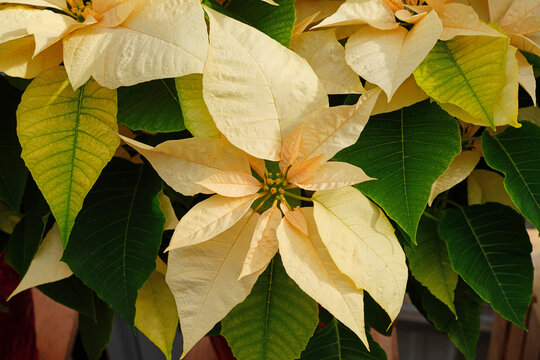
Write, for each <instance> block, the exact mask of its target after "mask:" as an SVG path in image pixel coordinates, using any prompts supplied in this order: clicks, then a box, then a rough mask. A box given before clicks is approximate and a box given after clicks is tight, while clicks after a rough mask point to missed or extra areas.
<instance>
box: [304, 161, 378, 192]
mask: <svg viewBox="0 0 540 360" xmlns="http://www.w3.org/2000/svg"><path fill="white" fill-rule="evenodd" d="M369 180H374V179H373V178H372V177H369V176H367V175H366V173H365V172H364V170H362V169H360V168H359V167H357V166H355V165H352V164H349V163H345V162H339V161H330V162H327V163H325V164H324V165H322V166H321V167H320V168H319V169H318V170H317V171H316V172H315V174H313V176H311V177H310V178H308V179H306V180H304V181H302V182H299V183H295V184H296V185H298V186H299V187H300V188H302V189H304V190H311V191H316V190H330V189H339V188H342V187H344V186H349V185H355V184H359V183H361V182H364V181H369Z"/></svg>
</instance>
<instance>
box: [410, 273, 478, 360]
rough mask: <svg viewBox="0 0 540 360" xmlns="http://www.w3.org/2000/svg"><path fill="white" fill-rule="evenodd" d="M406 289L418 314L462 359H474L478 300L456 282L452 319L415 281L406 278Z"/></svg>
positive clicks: (467, 289)
mask: <svg viewBox="0 0 540 360" xmlns="http://www.w3.org/2000/svg"><path fill="white" fill-rule="evenodd" d="M408 289H409V295H410V297H411V300H412V302H413V303H414V305H415V306H416V307H417V308H418V310H420V312H421V313H422V314H424V316H425V317H426V318H427V319H428V320H429V321H430V322H431V323H432V324H433V325H434V326H435V327H436V328H437V330H439V331H440V332H443V333H445V334H446V335H447V336H448V337H449V338H450V340H451V341H452V342H453V343H454V345H456V347H457V348H458V349H459V350H460V351H461V352H462V353H463V355H465V358H466V359H468V360H472V359H474V358H475V354H476V343H477V342H478V338H479V336H480V315H481V314H482V303H483V302H482V299H481V298H480V297H479V296H478V295H477V294H476V293H475V292H474V291H473V290H472V289H471V288H470V287H469V286H467V284H465V283H464V282H463V281H459V282H458V285H457V287H456V291H455V307H456V313H457V318H456V317H455V316H454V314H452V312H451V311H450V310H449V309H448V307H447V306H446V305H445V304H443V303H442V302H440V301H439V300H437V298H436V297H434V296H433V295H432V294H431V293H430V292H429V290H428V289H426V288H425V287H423V286H422V285H421V284H420V283H419V282H417V281H416V280H414V279H412V278H409V287H408Z"/></svg>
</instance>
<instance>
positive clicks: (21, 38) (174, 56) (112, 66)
mask: <svg viewBox="0 0 540 360" xmlns="http://www.w3.org/2000/svg"><path fill="white" fill-rule="evenodd" d="M9 3H10V4H4V5H2V6H1V7H0V59H1V60H0V71H2V72H5V73H7V74H8V75H11V76H18V77H25V78H31V77H34V76H36V75H37V74H39V73H40V72H41V71H42V70H45V69H47V68H49V67H52V66H56V65H58V64H59V63H61V62H62V61H63V62H64V65H65V67H66V70H67V73H68V75H69V79H70V82H71V84H72V85H73V87H74V88H78V87H79V86H81V85H82V84H84V83H85V82H86V81H87V80H88V79H89V78H90V76H93V77H94V78H95V79H96V81H97V82H99V83H100V84H101V85H102V86H105V87H109V88H116V87H119V86H128V85H133V84H136V83H140V82H144V81H148V80H152V79H159V78H167V77H177V76H182V75H187V74H191V73H200V72H202V69H203V65H204V61H205V58H206V52H207V49H208V39H207V32H206V24H205V21H204V14H203V11H202V8H201V5H200V2H199V1H197V0H165V1H161V0H93V1H83V0H66V1H62V0H12V1H9ZM157 54H160V55H159V56H156V55H157Z"/></svg>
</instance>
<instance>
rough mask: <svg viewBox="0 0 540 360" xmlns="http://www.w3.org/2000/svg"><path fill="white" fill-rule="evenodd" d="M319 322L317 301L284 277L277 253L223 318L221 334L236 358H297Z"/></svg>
mask: <svg viewBox="0 0 540 360" xmlns="http://www.w3.org/2000/svg"><path fill="white" fill-rule="evenodd" d="M318 322H319V317H318V310H317V303H316V302H315V301H314V300H312V299H311V298H310V297H309V296H307V295H306V294H305V293H304V292H303V291H302V290H300V288H299V287H298V285H296V283H295V282H294V281H293V280H291V278H289V277H288V276H287V273H286V272H285V269H284V268H283V265H282V263H281V259H280V258H279V255H277V256H276V257H275V258H274V259H273V260H272V261H271V262H270V264H269V265H268V268H267V269H266V270H265V272H264V273H263V274H261V276H260V277H259V279H258V280H257V283H256V284H255V286H254V287H253V290H251V294H249V296H248V297H247V298H246V300H244V302H243V303H241V304H239V305H237V306H236V307H235V308H234V309H233V310H232V311H231V312H230V313H229V314H228V315H227V317H226V318H225V319H223V321H222V323H221V325H222V330H221V333H222V335H223V336H225V338H226V339H227V342H228V343H229V345H230V346H231V349H232V351H233V353H234V355H235V356H236V357H237V358H238V359H239V360H248V359H253V360H265V359H275V360H281V359H296V358H298V357H299V356H300V353H301V352H302V350H304V348H305V347H306V344H307V343H308V341H309V338H310V337H311V335H313V331H314V329H315V327H316V326H317V323H318Z"/></svg>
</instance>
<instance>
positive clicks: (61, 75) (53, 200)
mask: <svg viewBox="0 0 540 360" xmlns="http://www.w3.org/2000/svg"><path fill="white" fill-rule="evenodd" d="M42 54H44V53H42ZM116 102H117V99H116V90H111V89H106V88H103V87H101V86H99V84H98V83H96V82H95V81H93V80H90V81H89V82H88V83H86V84H85V85H84V86H82V87H80V88H79V89H78V90H76V91H74V90H73V89H72V88H71V86H70V84H69V80H68V78H67V74H66V72H65V70H64V68H63V67H60V66H59V67H55V68H52V69H49V70H47V71H45V72H43V73H41V74H40V75H39V76H38V77H37V78H36V79H34V81H32V83H31V84H30V85H29V86H28V87H27V88H26V90H25V92H24V94H23V96H22V98H21V103H20V104H19V108H18V109H17V136H18V138H19V141H20V143H21V147H22V154H21V157H22V158H23V159H24V161H25V163H26V166H27V167H28V169H29V170H30V173H32V177H33V178H34V180H35V181H36V184H37V185H38V187H39V189H40V190H41V192H42V193H43V196H44V197H45V200H47V203H48V204H49V206H50V208H51V211H52V213H53V215H54V217H55V218H56V221H57V222H58V225H59V227H60V233H61V234H62V240H63V242H64V245H65V244H67V241H68V238H69V234H70V233H71V228H72V227H73V224H74V222H75V218H76V216H77V214H78V213H79V211H80V209H81V208H82V205H83V201H84V198H85V197H86V194H88V192H89V191H90V189H91V188H92V186H93V185H94V183H95V182H96V180H97V179H98V177H99V174H100V173H101V170H102V169H103V168H104V167H105V165H107V163H108V162H109V161H110V160H111V158H112V157H113V155H114V153H115V150H116V148H117V147H118V144H119V142H120V140H119V139H118V138H117V137H116V136H115V134H114V132H116V131H117V129H118V125H117V121H116V113H117V104H116Z"/></svg>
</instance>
